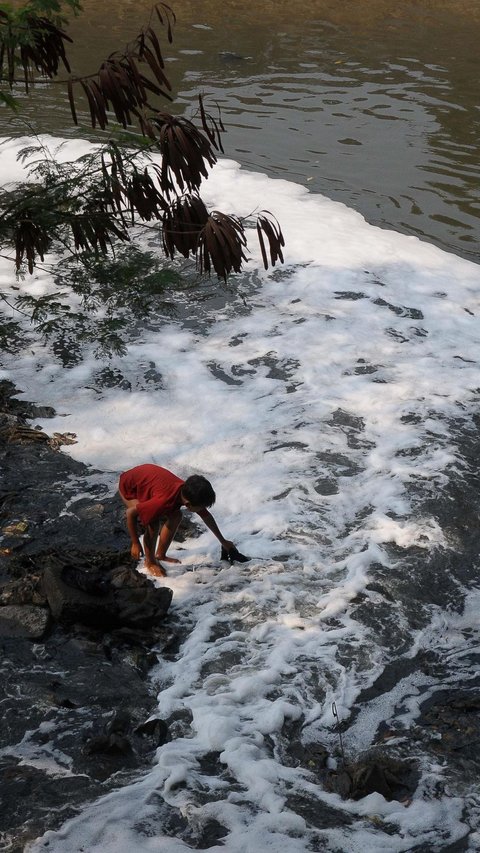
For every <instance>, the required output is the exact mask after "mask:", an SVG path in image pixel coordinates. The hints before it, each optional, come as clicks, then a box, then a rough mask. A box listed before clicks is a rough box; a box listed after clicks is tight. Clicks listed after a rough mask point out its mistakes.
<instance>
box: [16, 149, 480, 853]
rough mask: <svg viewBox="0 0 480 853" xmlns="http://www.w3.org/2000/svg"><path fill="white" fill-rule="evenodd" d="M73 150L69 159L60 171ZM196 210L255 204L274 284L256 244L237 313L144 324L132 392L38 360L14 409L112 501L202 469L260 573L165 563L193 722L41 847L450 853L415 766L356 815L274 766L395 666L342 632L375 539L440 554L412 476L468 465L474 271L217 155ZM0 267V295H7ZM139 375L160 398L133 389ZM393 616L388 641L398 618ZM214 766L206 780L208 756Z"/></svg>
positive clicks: (176, 683) (176, 687) (356, 733)
mask: <svg viewBox="0 0 480 853" xmlns="http://www.w3.org/2000/svg"><path fill="white" fill-rule="evenodd" d="M78 146H79V144H78V143H71V144H69V147H68V154H69V156H70V157H72V151H73V152H74V153H77V152H78V153H80V147H78ZM81 147H82V151H83V150H86V149H85V147H84V146H83V144H82V146H81ZM65 150H66V149H65V148H64V149H63V152H65ZM15 153H16V146H15V145H13V144H9V145H8V146H4V154H3V155H2V170H3V176H4V177H5V176H6V175H7V174H8V176H9V178H10V179H13V178H14V177H15V170H17V174H18V165H17V164H16V163H15ZM62 156H64V155H63V154H62ZM4 164H5V165H4ZM204 197H205V200H206V202H207V204H209V205H210V206H212V207H215V208H217V209H221V210H226V211H227V210H230V211H232V212H235V213H237V214H238V215H240V216H245V215H247V214H249V212H251V211H252V210H254V209H255V208H257V207H258V205H259V204H260V206H265V207H268V208H269V209H270V210H272V211H274V212H275V214H276V215H277V216H278V218H279V220H280V221H281V223H282V228H283V230H284V233H285V238H286V244H287V248H286V264H285V266H284V267H283V268H282V269H281V270H280V271H278V270H276V271H274V272H273V273H272V272H268V273H264V272H262V271H260V266H261V262H260V257H259V253H258V252H257V251H256V249H255V248H254V240H252V247H253V251H252V260H251V262H250V266H249V272H247V274H246V276H245V277H244V278H243V279H242V280H241V284H240V285H239V288H240V290H241V291H243V292H248V299H247V306H246V307H245V305H244V303H243V301H242V294H241V293H240V294H239V295H238V297H231V298H230V300H226V304H225V306H224V307H223V308H222V309H221V310H219V311H218V313H217V315H216V316H215V319H214V322H211V321H209V322H207V323H202V324H200V325H199V328H198V329H197V330H195V329H192V328H191V327H189V326H188V325H182V323H181V321H180V320H174V321H171V322H169V323H168V324H165V325H163V326H162V328H161V329H160V330H159V331H153V330H150V329H148V328H145V329H144V330H143V333H142V335H141V336H140V337H138V336H137V337H135V338H134V339H133V340H132V342H131V345H130V346H129V348H128V352H127V355H126V356H125V357H124V358H122V359H113V360H112V362H111V364H112V365H113V366H114V367H115V368H118V369H119V370H120V371H121V373H122V374H123V376H124V377H125V378H126V379H128V380H129V381H130V384H131V390H122V389H120V388H118V387H117V388H113V389H112V388H103V387H96V386H95V376H96V374H97V372H98V370H99V368H100V367H101V366H102V365H101V364H99V363H98V361H97V362H96V361H95V360H94V359H93V357H91V355H89V353H88V352H86V353H85V360H84V361H83V362H82V363H81V364H80V365H78V366H74V367H72V368H70V369H68V370H66V369H62V368H61V367H60V366H59V364H58V363H57V362H56V361H55V360H54V359H53V358H52V356H51V353H50V352H49V351H48V349H47V348H46V347H44V346H43V345H41V344H37V345H35V346H33V347H29V348H28V350H26V351H25V352H24V353H23V354H22V356H21V357H20V358H15V361H13V360H12V363H11V364H10V365H9V364H7V367H6V371H5V373H6V374H8V375H9V376H10V377H11V378H12V379H13V380H14V381H15V383H16V384H17V385H18V386H19V387H20V388H22V390H23V391H24V393H25V396H26V398H27V399H30V400H35V401H37V402H39V403H43V404H48V405H53V406H54V407H55V408H56V410H57V416H56V417H55V418H53V420H48V421H45V422H43V423H42V422H41V423H42V425H43V426H44V428H45V429H46V430H47V431H49V432H53V431H55V430H58V431H61V432H65V431H66V430H70V431H71V432H75V433H76V434H77V436H78V444H76V445H73V446H71V447H69V448H68V452H69V453H71V454H72V455H73V456H75V457H76V458H78V459H81V460H83V461H85V462H87V463H90V464H91V465H92V466H94V467H95V468H98V469H100V470H104V471H106V472H107V473H106V474H105V482H108V483H109V484H110V486H111V489H112V492H113V491H114V490H115V488H116V481H117V477H118V474H119V473H120V472H121V471H122V470H125V469H126V468H129V467H131V466H133V465H136V464H139V463H142V462H155V463H157V464H161V465H165V466H166V467H169V468H171V469H172V470H173V471H175V472H176V473H178V474H179V475H181V476H182V475H188V474H190V473H194V472H201V473H204V474H205V475H206V476H207V477H208V478H209V479H211V480H212V482H213V484H214V487H215V489H216V492H217V504H216V508H215V516H216V518H217V520H218V522H219V525H220V527H221V529H222V531H223V532H224V534H225V535H226V536H228V537H229V538H232V539H234V540H235V542H236V543H237V545H238V547H239V548H240V550H241V551H244V552H245V553H248V554H252V555H253V556H254V559H253V561H252V562H250V563H248V564H246V565H242V566H234V567H232V568H225V567H223V568H221V567H220V566H219V563H218V551H219V547H218V543H217V542H216V540H214V539H213V537H212V536H211V534H210V533H208V531H206V532H205V533H202V535H201V536H200V537H199V538H196V539H194V540H191V541H186V542H185V543H184V544H183V545H182V546H180V545H174V546H173V548H172V554H173V553H175V555H176V556H178V557H179V558H180V559H181V560H182V563H181V565H180V566H178V567H177V566H175V567H173V568H172V569H171V572H170V574H169V578H168V584H169V586H171V587H172V589H173V591H174V599H173V608H174V609H175V612H176V614H177V616H178V618H180V619H182V620H184V621H185V622H186V623H187V624H188V625H189V626H190V628H191V630H190V632H189V635H188V639H187V640H186V641H185V643H184V644H183V646H182V648H181V650H180V652H179V655H178V659H177V660H175V661H165V660H162V661H161V662H160V663H159V666H158V671H157V672H156V673H155V676H154V677H155V679H156V681H157V682H158V687H159V696H158V702H159V707H158V711H159V715H160V716H162V717H164V718H167V717H171V716H172V715H175V714H179V713H180V712H181V713H183V714H184V715H185V712H188V714H189V715H190V716H191V724H190V725H187V726H186V728H185V730H184V731H180V730H179V736H178V737H176V739H174V740H172V741H171V742H170V743H167V744H165V745H164V746H163V747H161V748H159V750H158V752H157V756H156V762H155V764H154V766H153V767H152V768H151V770H150V771H149V772H148V773H146V774H145V776H144V777H142V778H141V779H140V780H138V781H137V782H136V783H134V784H132V785H130V786H128V787H126V788H124V789H122V790H120V791H118V792H113V793H111V794H109V795H108V796H106V797H105V798H103V799H101V800H99V801H97V802H96V803H94V804H93V805H91V806H89V807H88V808H86V810H85V811H84V813H82V814H81V815H80V816H79V817H78V818H76V819H74V820H73V821H70V822H69V823H68V824H66V825H65V826H64V827H63V828H62V829H61V830H60V831H58V832H54V833H51V832H48V833H46V835H45V836H44V838H43V839H41V840H39V841H38V842H37V844H36V845H34V846H33V848H32V850H37V851H38V850H43V849H48V850H49V851H61V853H67V851H71V853H73V851H78V850H81V849H85V850H89V851H97V850H98V851H100V850H101V851H103V853H109V851H112V853H113V851H115V853H123V851H125V853H127V851H128V853H130V851H131V850H136V851H156V850H158V851H160V850H161V851H162V853H176V851H181V850H187V849H191V848H190V846H189V845H188V844H187V843H186V842H184V841H182V840H180V839H179V838H174V837H171V836H170V834H169V833H168V832H167V830H166V829H165V821H166V818H165V814H166V813H165V812H164V811H163V809H164V808H165V804H167V805H171V806H174V807H175V808H176V809H178V810H179V812H180V813H181V814H182V815H183V817H184V818H185V820H186V821H187V822H188V824H189V825H190V827H191V830H192V833H193V834H194V833H195V829H196V828H198V827H201V826H203V825H205V824H206V823H207V822H208V821H210V820H212V819H213V818H214V819H215V820H216V821H218V822H219V823H220V824H222V825H223V826H224V827H226V828H227V830H228V833H227V837H226V838H225V839H223V840H222V842H219V844H218V845H216V846H215V845H214V846H211V847H209V849H210V850H219V851H220V850H225V849H226V850H228V851H231V853H250V851H252V853H253V851H262V853H263V851H279V853H280V851H282V853H284V851H286V850H288V851H289V853H292V852H293V851H304V850H307V849H325V850H342V851H343V850H345V851H365V850H371V851H377V850H378V851H385V850H386V849H387V848H386V846H385V844H386V840H387V841H388V850H389V851H392V852H393V851H404V850H409V849H411V848H412V845H414V844H415V845H417V844H420V843H432V842H435V841H436V840H438V839H445V840H448V841H449V842H450V843H452V842H454V841H455V840H456V839H458V838H460V837H462V835H464V834H465V832H466V827H465V823H464V822H463V817H462V811H463V808H464V805H465V803H464V800H463V799H462V798H461V797H456V796H450V797H449V798H447V797H444V796H443V797H441V796H440V797H439V796H438V795H434V794H433V793H432V791H433V781H434V780H435V779H436V778H438V777H439V776H441V770H440V768H438V767H437V768H432V767H431V766H430V767H429V768H424V772H423V775H422V780H421V784H420V786H419V788H418V789H417V792H416V794H415V797H414V800H413V802H412V803H411V805H410V806H409V808H405V806H403V805H401V804H400V803H398V802H390V803H389V802H386V800H385V799H384V798H383V797H382V796H380V795H379V794H373V795H370V796H369V797H367V798H365V799H363V800H361V801H359V802H345V801H343V800H341V799H340V798H339V797H338V796H337V795H334V794H332V793H328V792H326V791H325V790H323V788H322V787H321V786H320V785H318V784H317V783H316V782H315V779H314V777H313V775H312V774H310V773H309V772H307V770H305V769H302V768H301V767H292V766H288V764H287V763H286V762H284V761H282V755H281V751H279V749H278V748H274V747H275V744H276V741H275V738H276V737H277V736H278V735H279V733H280V732H281V730H282V727H284V726H285V725H287V726H288V725H292V726H293V725H294V724H295V723H296V722H298V721H302V720H303V721H304V730H303V731H304V734H303V738H304V740H305V741H306V742H307V743H308V742H312V743H313V742H315V740H316V739H319V740H320V741H321V742H322V743H324V744H326V745H327V746H328V747H329V748H330V749H331V750H332V751H333V752H335V751H336V749H337V740H338V736H337V734H336V732H335V719H334V716H333V713H332V703H333V702H335V705H336V708H337V711H338V715H339V717H340V719H341V720H348V718H349V714H350V712H351V709H352V706H353V704H354V702H355V700H356V698H357V697H358V695H359V693H360V691H361V690H362V689H364V688H365V687H367V686H368V685H370V684H372V683H373V682H374V680H375V678H376V677H377V676H378V675H379V673H380V672H382V669H383V667H384V665H385V651H384V649H383V648H382V645H381V644H380V643H379V642H378V641H377V640H376V637H375V634H374V632H373V631H372V630H370V629H369V628H368V627H367V626H366V625H363V624H362V623H361V622H360V621H358V620H356V619H353V618H352V616H351V614H350V603H351V602H352V601H353V600H354V599H355V598H356V597H357V596H358V595H359V594H361V593H363V592H364V591H365V588H366V586H367V584H368V581H369V572H370V571H371V567H372V565H374V564H380V565H383V566H385V567H387V568H388V566H389V557H388V555H387V553H386V550H385V546H386V544H387V543H396V545H397V546H398V547H399V548H400V549H402V548H407V547H411V546H417V547H418V548H421V549H424V551H425V554H428V553H429V552H430V551H431V550H432V549H434V548H439V547H442V546H444V545H445V544H446V543H445V533H444V532H443V531H442V529H441V528H440V526H439V524H438V521H437V520H436V519H435V518H433V517H432V516H429V515H423V516H421V515H419V513H418V512H417V511H416V509H415V505H414V504H413V503H412V500H413V499H412V496H411V492H410V486H411V485H412V484H415V483H418V482H419V481H420V480H422V481H423V483H424V487H423V489H424V494H427V495H428V494H429V493H432V494H433V493H434V492H435V490H437V489H439V488H441V487H442V485H443V484H444V483H445V481H446V478H447V473H446V472H448V470H449V469H452V468H454V467H455V466H456V464H457V461H456V455H455V447H454V444H453V442H452V440H451V435H450V431H449V419H457V420H458V419H459V418H460V419H463V420H464V421H465V422H468V418H469V413H470V412H471V411H472V410H473V406H474V404H475V400H476V390H475V389H477V387H478V367H477V362H476V357H477V353H478V346H479V337H480V327H479V323H478V319H477V313H478V300H479V296H478V294H479V292H480V287H479V285H480V269H479V268H478V267H477V266H475V265H473V264H471V263H469V262H467V261H464V260H461V259H460V258H457V257H455V256H452V255H448V254H446V253H444V252H442V251H440V250H438V249H436V248H434V247H432V246H429V245H427V244H425V243H422V242H420V241H418V240H417V239H415V238H413V237H405V236H402V235H399V234H396V233H393V232H390V231H384V230H380V229H378V228H374V227H371V226H369V225H368V224H367V223H366V222H365V221H364V220H363V218H362V217H361V216H360V215H359V214H357V213H355V212H353V211H352V210H350V209H348V208H346V207H345V206H343V205H341V204H338V203H334V202H331V201H329V200H328V199H326V198H323V197H321V196H316V195H310V194H308V192H306V191H305V190H304V189H302V188H300V187H299V186H296V185H295V184H292V183H288V182H286V181H280V180H271V179H269V178H267V177H266V176H264V175H259V174H252V173H244V172H243V171H242V170H241V169H240V167H239V166H238V165H237V164H235V163H233V162H231V161H228V160H224V161H222V162H220V163H219V164H218V166H217V167H216V168H215V169H214V171H213V173H212V175H211V178H210V179H209V181H208V183H207V185H206V187H205V192H204ZM1 264H2V265H1V267H0V275H1V279H2V283H3V286H4V287H5V286H6V285H7V284H8V282H9V281H10V283H11V284H13V279H12V278H11V273H10V267H9V266H8V264H7V263H6V262H5V261H2V262H1ZM30 286H31V287H32V288H35V289H36V290H37V292H39V293H40V292H42V289H43V288H48V287H49V286H50V282H49V280H48V277H47V276H46V275H45V274H41V273H39V274H37V275H36V276H35V277H34V279H33V281H32V282H31V284H30ZM152 365H153V366H154V367H155V369H156V371H158V372H159V373H160V374H161V377H162V383H161V387H159V386H158V384H157V385H155V384H149V382H148V380H147V379H146V378H145V374H146V368H147V367H148V366H152ZM94 476H98V474H95V475H94ZM70 509H71V508H70V507H68V508H66V510H68V511H69V510H70ZM478 594H479V593H478V590H477V591H471V592H470V593H469V595H470V598H469V597H468V596H467V597H466V604H465V609H464V612H463V615H459V614H457V616H455V617H454V616H452V615H451V614H446V613H445V612H443V611H442V610H441V609H439V608H437V609H432V621H431V624H430V625H429V626H427V627H424V628H422V629H419V630H418V632H417V634H416V635H414V636H413V637H412V638H411V641H410V645H409V649H408V651H407V652H406V656H407V657H408V655H413V654H414V653H415V650H416V649H418V648H428V647H429V644H430V642H431V641H432V637H435V638H437V639H438V631H437V627H436V625H437V622H438V621H439V620H440V621H442V620H443V622H442V624H443V625H444V626H445V625H447V626H448V627H450V626H451V632H452V633H451V639H450V641H449V642H450V643H451V645H450V646H449V649H450V650H451V651H452V652H455V651H456V646H455V639H454V638H455V636H456V634H455V632H457V633H458V636H459V637H462V638H463V637H464V633H463V632H464V630H465V628H468V629H469V630H472V631H475V630H476V628H475V620H476V613H477V610H476V607H475V606H474V604H475V602H474V601H473V598H472V596H475V595H476V596H477V598H476V599H475V601H478ZM393 606H394V605H392V607H393ZM396 618H397V619H398V621H399V623H401V621H402V614H401V612H398V613H397V614H396ZM455 620H456V621H455ZM459 642H460V641H459ZM472 642H473V641H472ZM416 678H417V676H416V675H413V676H412V677H411V678H410V679H409V678H408V677H405V679H403V680H402V679H400V680H399V681H398V683H397V684H396V685H395V687H394V688H392V690H391V691H390V693H388V694H387V695H383V696H382V697H380V698H379V699H378V701H377V703H375V702H373V703H370V704H369V705H368V710H366V711H365V713H362V712H360V713H359V715H358V716H357V718H356V721H355V723H354V724H353V725H352V727H351V729H350V730H349V749H351V750H352V751H353V752H355V751H359V750H361V749H364V748H366V747H367V746H368V745H369V744H370V743H371V738H372V736H373V734H374V732H375V730H376V727H377V725H378V723H379V722H381V721H382V720H385V719H388V717H389V714H391V713H392V712H393V709H394V707H395V706H396V705H398V703H399V700H403V704H404V714H405V718H404V723H405V725H408V723H409V721H411V720H412V719H414V716H415V712H416V710H418V702H417V703H416V696H417V695H418V689H419V686H418V684H417V682H416ZM425 685H427V687H428V678H425V679H424V680H423V682H422V689H423V690H425ZM272 744H273V746H272ZM211 753H215V755H216V756H217V770H218V772H216V773H215V774H212V773H209V772H208V771H206V770H205V769H204V766H203V764H202V761H201V759H202V757H204V756H206V755H209V754H211ZM295 796H297V797H303V798H305V799H306V800H309V801H315V802H317V803H322V804H324V805H325V806H328V807H329V808H332V809H335V810H337V811H338V813H340V811H341V812H342V813H343V814H345V815H349V817H350V818H351V819H352V820H353V823H352V822H351V821H345V822H344V824H342V823H338V824H336V825H334V826H332V827H330V828H328V826H327V827H323V828H317V829H315V828H312V825H311V824H309V823H308V821H307V820H306V819H305V818H304V817H302V816H301V814H300V813H296V811H295V807H294V806H293V805H292V802H293V800H294V798H295ZM372 815H373V816H374V818H375V819H372ZM382 822H383V823H384V824H385V826H386V827H387V829H388V835H386V834H385V833H384V832H383V831H382V829H381V826H382ZM319 844H320V845H324V846H321V847H318V845H319ZM311 845H313V848H312V846H311ZM315 845H317V846H315Z"/></svg>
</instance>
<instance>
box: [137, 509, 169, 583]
mask: <svg viewBox="0 0 480 853" xmlns="http://www.w3.org/2000/svg"><path fill="white" fill-rule="evenodd" d="M159 528H160V520H158V521H154V522H153V524H148V525H147V526H146V528H145V532H144V534H143V550H144V551H145V568H146V569H148V571H149V572H150V574H151V575H157V576H159V577H165V576H166V574H167V573H166V571H165V569H164V568H163V566H161V565H160V564H159V563H158V560H156V559H155V544H156V541H157V539H158V531H159Z"/></svg>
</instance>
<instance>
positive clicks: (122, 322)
mask: <svg viewBox="0 0 480 853" xmlns="http://www.w3.org/2000/svg"><path fill="white" fill-rule="evenodd" d="M56 283H57V285H58V287H57V289H55V290H54V291H53V292H46V293H43V294H41V295H34V294H33V293H30V292H23V293H21V295H19V296H18V297H17V299H16V304H15V309H16V312H14V313H16V316H17V319H14V318H10V319H8V320H7V321H6V322H4V323H2V324H1V326H0V350H1V349H9V350H10V352H14V351H16V350H17V349H19V348H20V346H21V345H22V344H24V343H25V329H24V327H23V326H22V323H21V321H20V320H19V319H18V313H20V314H21V315H24V316H25V317H28V318H30V320H31V323H32V324H33V326H34V327H35V334H36V336H38V335H40V336H41V337H43V338H45V339H48V340H50V341H51V342H52V346H53V350H54V352H55V354H56V355H57V356H59V357H60V358H61V360H62V361H63V363H64V365H65V366H68V365H69V364H70V363H76V362H77V361H78V359H79V358H80V356H79V353H80V350H81V348H82V347H83V346H85V345H90V346H93V350H94V355H95V356H96V357H97V358H101V357H103V356H108V355H111V354H112V353H116V354H118V355H123V354H124V353H125V340H124V338H125V334H124V333H125V330H126V327H127V326H128V328H129V331H130V333H131V328H132V324H135V323H138V325H139V327H140V328H142V327H143V325H144V323H145V317H148V314H149V312H150V311H154V313H156V314H157V313H158V311H159V309H160V310H161V311H162V313H163V314H168V313H170V312H171V308H172V306H171V298H170V295H171V293H172V291H173V293H177V292H178V291H180V290H183V289H184V287H185V282H184V279H183V277H182V276H181V275H180V273H179V272H176V271H174V270H172V269H165V268H164V267H163V266H162V264H161V262H160V260H159V259H158V257H156V256H155V255H154V254H153V253H152V252H148V251H142V250H141V249H139V248H138V247H137V246H135V245H134V244H133V243H130V244H129V245H127V246H122V247H120V249H119V250H118V251H117V252H116V253H115V255H113V256H103V255H100V256H99V257H98V258H92V257H90V256H89V257H85V258H77V257H72V258H70V259H69V260H67V261H65V262H64V264H63V266H62V270H61V275H60V274H58V276H57V282H56ZM1 295H2V294H0V296H1Z"/></svg>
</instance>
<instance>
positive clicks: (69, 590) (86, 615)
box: [43, 554, 173, 631]
mask: <svg viewBox="0 0 480 853" xmlns="http://www.w3.org/2000/svg"><path fill="white" fill-rule="evenodd" d="M71 559H72V558H71V555H69V556H68V557H65V558H64V560H62V559H61V555H59V554H56V555H55V556H54V557H53V558H52V561H51V563H50V565H47V567H46V569H45V573H44V578H43V583H44V588H45V594H46V596H47V600H48V603H49V606H50V609H51V611H52V614H53V616H54V618H55V619H56V620H57V621H59V622H62V623H63V624H74V623H81V624H84V625H91V626H93V627H96V628H100V629H102V630H105V631H106V630H110V629H112V628H120V627H123V626H125V627H128V628H140V629H145V628H150V627H152V626H155V625H157V624H158V622H159V621H161V620H162V619H163V617H164V616H165V614H166V613H167V611H168V608H169V607H170V603H171V600H172V594H173V593H172V590H171V589H169V588H168V587H156V586H155V585H154V584H153V583H152V582H151V581H150V580H149V579H148V578H146V577H145V576H144V575H139V574H138V572H136V571H135V570H133V569H129V568H128V567H127V566H122V567H118V568H117V569H114V570H113V572H111V573H110V574H109V575H108V577H109V581H110V583H109V589H108V591H107V592H106V593H105V594H103V593H102V595H92V594H90V593H88V592H85V591H84V589H78V588H75V587H73V586H71V585H70V584H67V583H65V579H64V572H65V569H67V568H68V569H69V570H70V569H71V568H72V562H71ZM82 563H83V565H81V566H80V567H77V568H79V569H80V568H83V569H84V570H85V572H86V573H88V555H85V554H84V555H83V560H82ZM91 567H92V566H91V564H90V568H91ZM107 571H108V570H107Z"/></svg>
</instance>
